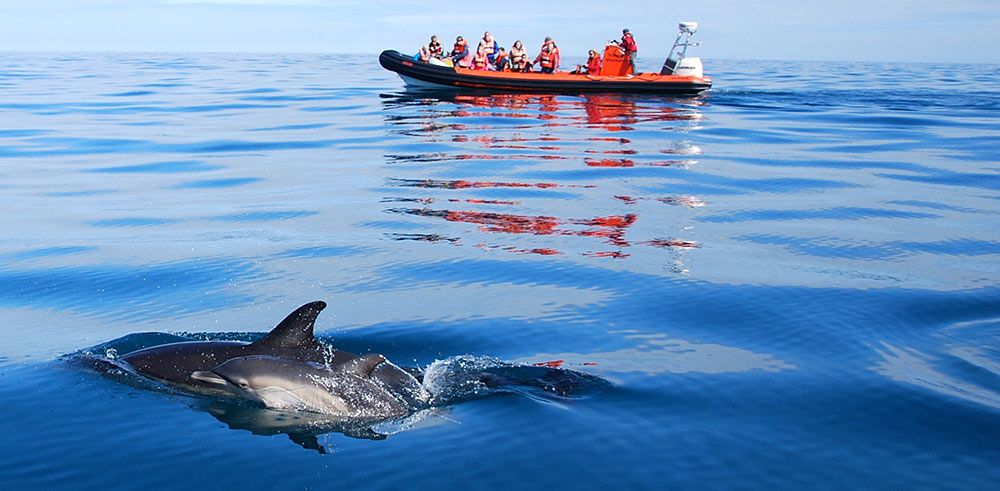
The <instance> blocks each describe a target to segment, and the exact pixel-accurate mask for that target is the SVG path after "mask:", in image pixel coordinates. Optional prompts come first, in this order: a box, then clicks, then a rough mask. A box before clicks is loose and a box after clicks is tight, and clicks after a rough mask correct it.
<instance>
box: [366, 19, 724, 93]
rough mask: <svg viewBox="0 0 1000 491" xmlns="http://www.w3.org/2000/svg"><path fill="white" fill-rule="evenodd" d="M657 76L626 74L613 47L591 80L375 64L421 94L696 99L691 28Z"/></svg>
mask: <svg viewBox="0 0 1000 491" xmlns="http://www.w3.org/2000/svg"><path fill="white" fill-rule="evenodd" d="M680 28H681V33H680V35H678V36H677V41H675V42H674V47H673V48H672V49H671V50H670V54H669V55H668V56H667V60H666V61H665V62H664V64H663V69H662V70H661V71H660V73H639V74H635V75H633V74H631V73H629V72H630V71H631V67H630V66H629V63H628V58H627V57H626V56H625V52H624V51H623V50H622V49H621V48H620V47H619V46H618V45H615V44H609V45H607V46H606V47H605V49H604V57H603V59H604V62H603V65H602V67H601V73H600V74H595V75H586V74H583V75H581V74H573V73H569V72H555V73H540V72H529V73H517V72H497V71H486V70H473V69H470V68H462V67H452V66H449V65H446V64H444V63H441V62H440V61H439V60H432V62H430V63H428V62H423V61H420V60H419V59H417V60H415V59H414V57H413V56H407V55H404V54H402V53H400V52H398V51H393V50H386V51H383V52H382V54H381V55H379V64H381V65H382V67H383V68H385V69H386V70H389V71H392V72H396V73H397V74H398V75H399V76H400V78H402V79H403V82H405V83H406V85H407V86H409V87H416V88H426V89H479V90H488V91H497V92H532V93H545V92H549V93H564V94H565V93H570V94H579V93H587V92H618V93H645V94H650V93H652V94H681V95H691V94H698V93H701V92H702V91H705V90H707V89H708V88H710V87H711V86H712V79H710V78H708V77H706V76H704V75H703V73H702V66H701V60H700V59H699V58H687V57H685V55H686V52H687V47H688V46H696V44H692V43H690V37H691V35H692V34H694V32H695V31H696V30H697V28H698V24H697V23H695V22H682V23H681V24H680Z"/></svg>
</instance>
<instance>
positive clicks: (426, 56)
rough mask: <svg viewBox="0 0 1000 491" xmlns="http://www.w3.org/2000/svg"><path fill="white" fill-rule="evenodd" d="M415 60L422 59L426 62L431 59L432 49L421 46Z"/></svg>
mask: <svg viewBox="0 0 1000 491" xmlns="http://www.w3.org/2000/svg"><path fill="white" fill-rule="evenodd" d="M413 61H422V62H424V63H427V62H429V61H431V50H430V49H429V48H428V47H427V46H421V47H420V51H419V52H418V53H417V55H416V56H414V57H413Z"/></svg>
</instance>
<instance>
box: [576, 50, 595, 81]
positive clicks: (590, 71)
mask: <svg viewBox="0 0 1000 491" xmlns="http://www.w3.org/2000/svg"><path fill="white" fill-rule="evenodd" d="M571 73H575V74H577V75H598V74H600V73H601V55H599V54H598V53H597V51H594V50H590V51H589V52H587V64H586V65H577V66H576V70H573V71H572V72H571Z"/></svg>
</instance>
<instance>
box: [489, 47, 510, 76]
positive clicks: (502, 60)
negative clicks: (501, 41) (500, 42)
mask: <svg viewBox="0 0 1000 491" xmlns="http://www.w3.org/2000/svg"><path fill="white" fill-rule="evenodd" d="M493 68H494V69H495V70H496V71H498V72H507V71H510V57H508V56H507V51H505V50H504V48H503V46H501V47H500V49H499V50H497V55H496V57H495V58H494V59H493Z"/></svg>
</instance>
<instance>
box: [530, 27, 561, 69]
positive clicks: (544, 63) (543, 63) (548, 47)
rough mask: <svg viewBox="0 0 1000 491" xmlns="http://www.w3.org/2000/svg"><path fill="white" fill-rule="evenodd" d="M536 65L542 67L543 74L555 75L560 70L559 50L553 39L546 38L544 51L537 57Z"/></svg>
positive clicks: (543, 46) (543, 45) (543, 44)
mask: <svg viewBox="0 0 1000 491" xmlns="http://www.w3.org/2000/svg"><path fill="white" fill-rule="evenodd" d="M535 63H538V65H539V66H540V67H541V72H542V73H554V72H555V71H556V70H558V69H559V48H558V47H557V46H556V42H555V41H553V40H552V38H551V37H548V36H546V37H545V42H544V43H542V50H541V52H540V53H538V56H537V57H535Z"/></svg>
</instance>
